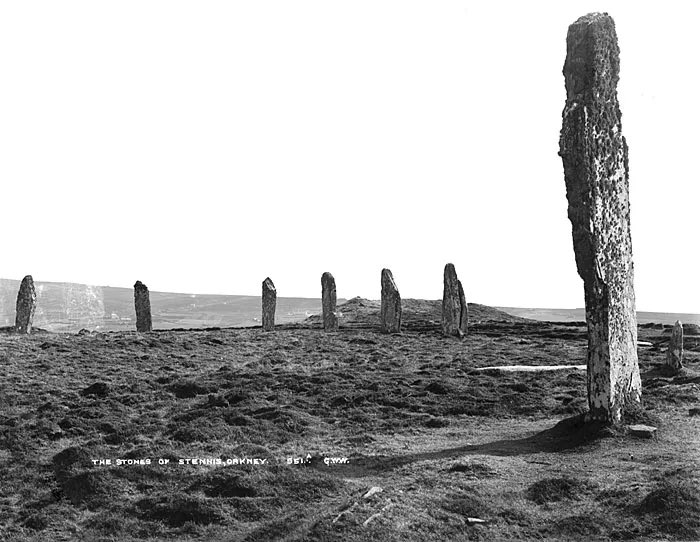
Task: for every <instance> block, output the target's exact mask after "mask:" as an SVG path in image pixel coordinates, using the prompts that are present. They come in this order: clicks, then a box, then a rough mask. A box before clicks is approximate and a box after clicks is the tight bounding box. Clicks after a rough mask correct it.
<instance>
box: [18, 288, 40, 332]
mask: <svg viewBox="0 0 700 542" xmlns="http://www.w3.org/2000/svg"><path fill="white" fill-rule="evenodd" d="M35 311H36V289H35V288H34V279H33V278H32V276H31V275H27V276H26V277H24V278H23V279H22V284H20V286H19V292H18V293H17V314H16V315H15V331H17V333H24V334H28V333H31V332H32V325H33V323H34V312H35Z"/></svg>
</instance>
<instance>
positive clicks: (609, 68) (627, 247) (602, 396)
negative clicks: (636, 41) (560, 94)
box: [559, 13, 642, 422]
mask: <svg viewBox="0 0 700 542" xmlns="http://www.w3.org/2000/svg"><path fill="white" fill-rule="evenodd" d="M566 44H567V53H566V61H565V63H564V78H565V81H566V105H565V107H564V111H563V113H562V117H563V123H562V130H561V137H560V140H559V155H560V156H561V157H562V161H563V163H564V177H565V180H566V197H567V199H568V202H569V211H568V214H569V219H570V220H571V226H572V233H573V241H574V253H575V254H576V267H577V269H578V274H579V275H580V276H581V278H582V279H583V284H584V291H585V299H586V321H587V324H588V405H589V408H590V412H589V418H590V419H594V420H601V421H611V422H618V421H619V420H620V418H621V415H622V412H623V410H624V408H625V406H626V405H627V404H630V403H637V402H639V401H640V399H641V387H642V386H641V380H640V378H639V364H638V361H637V316H636V313H635V297H634V285H633V283H634V269H633V264H632V236H631V233H630V209H629V172H628V162H627V143H626V141H625V138H624V137H623V136H622V125H621V122H620V118H621V113H620V108H619V105H618V101H617V81H618V77H619V49H618V45H617V34H616V32H615V23H614V22H613V20H612V18H611V17H610V16H609V15H607V14H600V13H592V14H589V15H586V16H584V17H581V18H580V19H578V20H577V21H576V22H575V23H574V24H572V25H571V26H570V27H569V32H568V35H567V38H566Z"/></svg>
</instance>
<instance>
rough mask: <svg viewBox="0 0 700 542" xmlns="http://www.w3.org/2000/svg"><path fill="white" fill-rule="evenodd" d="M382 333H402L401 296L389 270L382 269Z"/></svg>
mask: <svg viewBox="0 0 700 542" xmlns="http://www.w3.org/2000/svg"><path fill="white" fill-rule="evenodd" d="M380 315H381V320H382V331H383V332H384V333H401V295H400V294H399V289H398V288H397V287H396V283H395V282H394V276H393V275H392V274H391V271H389V270H388V269H382V306H381V312H380Z"/></svg>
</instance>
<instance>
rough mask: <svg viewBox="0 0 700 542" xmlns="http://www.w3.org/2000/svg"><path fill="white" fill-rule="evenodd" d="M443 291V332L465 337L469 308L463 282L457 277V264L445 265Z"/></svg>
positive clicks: (448, 334) (447, 334)
mask: <svg viewBox="0 0 700 542" xmlns="http://www.w3.org/2000/svg"><path fill="white" fill-rule="evenodd" d="M443 284H444V287H443V291H442V334H443V335H445V336H455V337H463V336H464V335H465V334H466V333H467V324H468V309H467V301H466V299H465V296H464V288H462V283H461V282H460V281H459V280H458V279H457V271H455V266H454V265H452V264H451V263H448V264H447V265H446V266H445V274H444V283H443Z"/></svg>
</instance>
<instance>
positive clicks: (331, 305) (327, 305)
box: [321, 272, 338, 331]
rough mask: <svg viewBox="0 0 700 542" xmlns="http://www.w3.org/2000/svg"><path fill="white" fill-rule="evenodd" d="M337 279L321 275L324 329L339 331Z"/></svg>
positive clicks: (326, 273) (326, 274) (329, 275)
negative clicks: (336, 293)
mask: <svg viewBox="0 0 700 542" xmlns="http://www.w3.org/2000/svg"><path fill="white" fill-rule="evenodd" d="M335 304H336V295H335V279H334V278H333V275H331V274H330V273H328V272H325V273H324V274H323V275H321V305H322V307H323V329H325V330H326V331H338V313H337V311H336V306H335Z"/></svg>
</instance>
